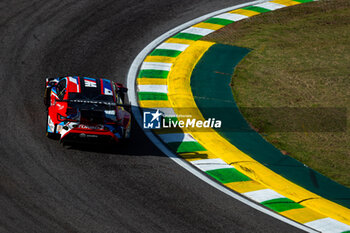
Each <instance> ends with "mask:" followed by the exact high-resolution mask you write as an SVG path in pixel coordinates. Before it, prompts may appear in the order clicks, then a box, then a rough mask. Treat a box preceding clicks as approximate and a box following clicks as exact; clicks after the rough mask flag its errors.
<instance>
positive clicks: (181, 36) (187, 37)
mask: <svg viewBox="0 0 350 233" xmlns="http://www.w3.org/2000/svg"><path fill="white" fill-rule="evenodd" d="M202 37H203V36H201V35H196V34H190V33H179V34H176V35H175V36H173V38H179V39H185V40H199V39H200V38H202Z"/></svg>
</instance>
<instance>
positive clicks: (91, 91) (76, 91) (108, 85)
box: [63, 76, 115, 101]
mask: <svg viewBox="0 0 350 233" xmlns="http://www.w3.org/2000/svg"><path fill="white" fill-rule="evenodd" d="M63 78H66V79H67V90H68V99H98V100H104V101H114V98H115V97H114V87H113V83H112V81H110V80H108V79H104V78H89V77H81V76H68V77H63Z"/></svg>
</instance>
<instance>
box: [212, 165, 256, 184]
mask: <svg viewBox="0 0 350 233" xmlns="http://www.w3.org/2000/svg"><path fill="white" fill-rule="evenodd" d="M206 173H207V174H208V175H210V176H212V177H214V178H215V179H217V180H218V181H220V182H221V183H224V184H226V183H231V182H238V181H248V180H251V179H250V178H249V177H248V176H245V175H243V174H242V173H240V172H239V171H237V170H236V169H235V168H222V169H216V170H210V171H206Z"/></svg>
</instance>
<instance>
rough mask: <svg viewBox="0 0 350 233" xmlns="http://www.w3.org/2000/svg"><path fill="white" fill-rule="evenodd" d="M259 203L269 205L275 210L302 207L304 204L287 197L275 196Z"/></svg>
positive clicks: (281, 210)
mask: <svg viewBox="0 0 350 233" xmlns="http://www.w3.org/2000/svg"><path fill="white" fill-rule="evenodd" d="M261 204H262V205H264V206H266V207H269V208H270V209H273V210H274V211H276V212H283V211H287V210H292V209H300V208H304V206H302V205H300V204H299V203H296V202H294V201H292V200H290V199H288V198H277V199H273V200H269V201H264V202H262V203H261Z"/></svg>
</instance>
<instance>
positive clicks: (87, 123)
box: [44, 76, 131, 143]
mask: <svg viewBox="0 0 350 233" xmlns="http://www.w3.org/2000/svg"><path fill="white" fill-rule="evenodd" d="M126 92H127V88H125V87H124V86H123V85H122V84H120V83H116V82H113V81H110V80H108V79H100V78H88V77H79V76H67V77H59V78H47V79H46V88H45V95H44V103H45V106H46V108H47V127H46V135H47V136H48V137H50V138H58V139H60V141H61V142H68V141H72V142H106V143H109V142H119V141H121V140H124V139H128V138H129V137H130V126H131V114H130V112H129V111H130V110H129V109H128V106H127V105H125V104H124V99H125V97H124V96H125V93H126ZM127 109H128V110H129V111H127Z"/></svg>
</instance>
